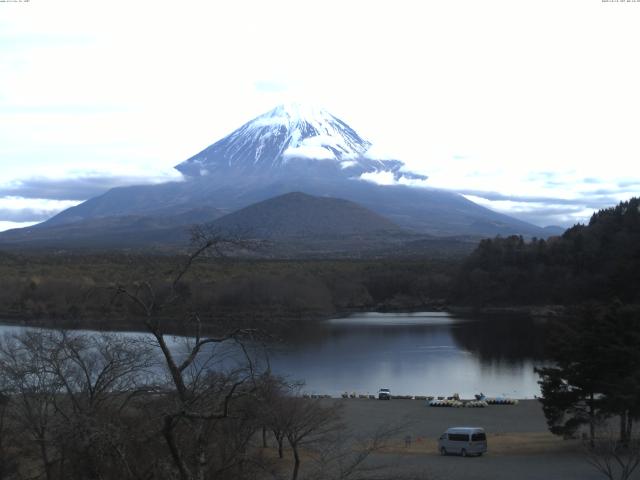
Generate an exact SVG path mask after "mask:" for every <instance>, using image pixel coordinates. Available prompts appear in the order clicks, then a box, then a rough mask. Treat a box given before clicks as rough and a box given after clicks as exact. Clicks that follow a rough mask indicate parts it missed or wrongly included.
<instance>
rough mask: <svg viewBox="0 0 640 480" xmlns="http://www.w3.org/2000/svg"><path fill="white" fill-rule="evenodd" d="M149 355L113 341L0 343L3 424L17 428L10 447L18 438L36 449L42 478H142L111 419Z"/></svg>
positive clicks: (28, 336) (65, 336)
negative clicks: (105, 473) (108, 474)
mask: <svg viewBox="0 0 640 480" xmlns="http://www.w3.org/2000/svg"><path fill="white" fill-rule="evenodd" d="M150 354H151V352H150V351H149V350H148V349H146V350H145V348H144V346H140V345H138V344H137V342H134V341H130V340H127V339H125V338H123V337H121V336H112V335H96V336H89V335H83V334H69V333H67V332H56V331H27V332H25V333H22V334H20V335H14V336H12V337H7V338H4V339H3V340H2V342H1V343H0V374H1V376H2V377H3V378H4V383H5V389H6V391H7V393H8V396H7V398H8V399H9V401H8V405H7V412H8V413H7V416H8V420H9V421H10V422H11V423H12V425H13V426H14V427H16V428H17V429H19V430H17V433H16V434H15V435H14V437H15V438H16V440H18V441H19V440H21V439H23V438H24V434H23V435H20V432H25V433H26V434H27V437H30V438H31V441H32V443H33V444H35V445H36V446H37V448H36V449H35V450H36V451H37V452H38V453H39V457H40V460H41V465H42V471H43V473H44V475H45V477H46V478H47V479H53V478H99V477H100V473H99V472H100V471H101V469H104V468H106V469H107V470H111V471H114V470H117V471H119V472H124V473H125V478H141V477H140V475H137V474H136V473H135V467H134V466H132V465H133V462H130V461H129V459H128V458H127V456H126V445H127V441H125V439H126V436H124V435H121V434H120V433H121V432H120V430H121V428H120V427H121V423H120V418H121V417H120V416H119V415H118V414H119V412H121V411H122V410H123V408H125V407H126V405H127V403H128V401H129V400H130V399H131V398H133V397H134V396H135V393H136V391H137V388H138V387H139V386H140V385H141V381H142V376H144V375H145V368H146V367H147V366H149V364H150V362H151V356H150ZM29 450H30V449H29V448H27V449H25V451H24V452H23V454H25V455H26V454H28V451H29ZM107 457H108V459H109V460H108V461H101V459H102V460H105V459H106V458H107ZM107 467H108V468H107ZM118 476H122V474H119V475H118Z"/></svg>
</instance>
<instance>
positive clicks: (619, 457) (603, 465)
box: [585, 438, 640, 480]
mask: <svg viewBox="0 0 640 480" xmlns="http://www.w3.org/2000/svg"><path fill="white" fill-rule="evenodd" d="M585 458H586V460H587V462H588V463H589V464H590V465H591V466H592V467H594V468H595V469H596V470H597V471H598V472H599V473H600V474H602V476H603V477H605V478H608V479H609V480H628V479H630V478H631V476H632V475H633V473H634V472H635V471H636V469H637V468H638V466H639V465H640V440H638V439H633V440H629V443H628V444H627V445H623V444H622V443H621V442H620V440H618V439H614V438H604V439H603V438H599V439H597V440H596V441H595V445H594V446H593V447H591V446H588V447H587V448H585Z"/></svg>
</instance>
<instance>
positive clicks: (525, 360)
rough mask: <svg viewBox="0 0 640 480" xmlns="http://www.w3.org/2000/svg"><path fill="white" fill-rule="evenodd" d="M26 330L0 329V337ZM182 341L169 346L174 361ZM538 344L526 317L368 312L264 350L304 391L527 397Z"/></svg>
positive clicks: (220, 351) (540, 338)
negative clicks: (469, 316) (174, 353)
mask: <svg viewBox="0 0 640 480" xmlns="http://www.w3.org/2000/svg"><path fill="white" fill-rule="evenodd" d="M23 329H24V327H11V326H4V327H3V326H0V332H14V333H15V332H18V331H20V330H23ZM126 335H137V336H141V337H147V338H148V339H150V338H149V337H148V335H147V334H141V333H127V334H126ZM184 341H185V339H184V338H180V337H174V338H173V339H172V341H171V344H172V348H173V349H174V351H175V352H176V353H177V354H178V356H180V353H178V352H179V351H180V350H181V348H180V347H181V346H182V344H183V343H184ZM543 343H544V326H543V325H541V324H539V323H537V322H535V321H532V320H530V319H527V318H515V317H511V318H489V319H474V318H458V317H454V316H451V315H448V314H446V313H440V312H433V313H431V312H427V313H424V312H423V313H408V314H380V313H371V314H358V315H352V316H349V317H345V318H339V319H333V320H329V321H326V322H320V323H315V324H312V325H305V327H302V326H301V327H300V328H299V329H297V330H296V331H295V335H292V336H291V337H290V338H288V339H285V341H282V342H280V343H272V344H270V345H267V347H266V350H267V352H268V362H269V364H270V366H271V369H272V370H273V371H274V372H275V373H278V374H281V375H285V376H287V377H288V378H290V379H291V380H303V381H304V382H305V390H306V391H307V392H309V393H320V394H331V395H339V394H340V393H342V392H345V391H347V392H354V391H355V392H357V393H361V394H367V393H371V394H373V393H376V392H377V390H378V389H379V388H381V387H388V388H391V389H392V391H393V392H394V393H397V394H414V395H434V396H441V395H444V396H448V395H451V394H453V393H456V392H457V393H459V394H460V395H462V396H464V397H472V396H473V394H475V393H479V392H483V393H485V394H486V395H489V396H495V395H509V396H515V397H518V398H531V397H533V396H534V395H537V394H539V387H538V385H537V376H536V375H535V374H534V372H533V367H534V365H540V364H541V363H543V361H544V360H543V356H542V347H543ZM211 348H213V347H211ZM255 351H256V353H258V354H261V353H262V347H260V346H256V349H255ZM216 353H217V355H216V360H217V361H216V363H215V368H219V367H224V366H229V365H230V364H231V363H235V362H236V361H238V357H237V353H238V351H237V350H236V351H235V352H234V350H233V349H229V348H226V347H225V348H222V347H217V352H216ZM260 357H262V358H264V356H263V355H260ZM263 365H266V363H263Z"/></svg>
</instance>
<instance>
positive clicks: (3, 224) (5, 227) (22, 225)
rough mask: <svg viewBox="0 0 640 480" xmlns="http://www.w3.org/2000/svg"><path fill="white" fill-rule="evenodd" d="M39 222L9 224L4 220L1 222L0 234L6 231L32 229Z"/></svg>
mask: <svg viewBox="0 0 640 480" xmlns="http://www.w3.org/2000/svg"><path fill="white" fill-rule="evenodd" d="M36 223H38V222H7V221H4V220H0V232H4V231H5V230H11V229H13V228H25V227H31V226H32V225H35V224H36Z"/></svg>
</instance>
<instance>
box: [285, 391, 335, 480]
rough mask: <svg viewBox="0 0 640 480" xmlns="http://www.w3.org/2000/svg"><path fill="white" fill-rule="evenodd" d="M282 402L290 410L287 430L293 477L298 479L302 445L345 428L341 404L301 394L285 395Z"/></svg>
mask: <svg viewBox="0 0 640 480" xmlns="http://www.w3.org/2000/svg"><path fill="white" fill-rule="evenodd" d="M280 402H281V408H282V409H283V411H284V412H287V413H286V415H287V419H286V422H285V424H284V434H285V437H286V438H287V441H288V443H289V445H290V446H291V450H292V451H293V459H294V463H293V472H292V474H291V479H292V480H297V478H298V474H299V472H300V462H301V457H300V449H301V448H302V447H304V446H307V445H311V444H313V443H314V442H319V441H320V440H321V439H322V438H323V437H325V436H327V435H330V434H332V433H335V432H336V431H338V430H339V429H341V428H343V427H342V425H341V424H340V423H339V420H340V404H338V403H332V404H330V405H327V406H325V405H323V404H322V403H321V400H319V399H310V398H303V397H300V396H290V397H284V398H282V399H281V400H280Z"/></svg>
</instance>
